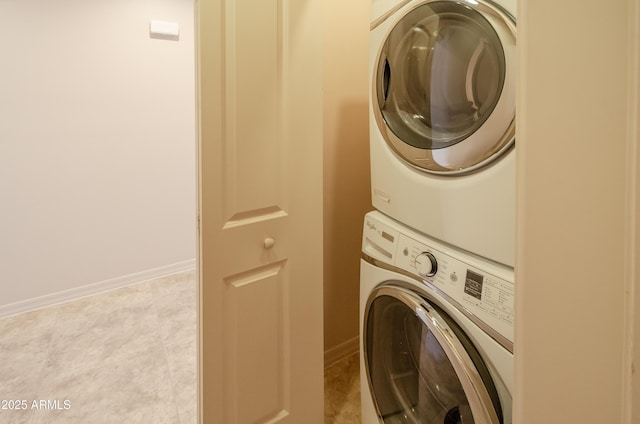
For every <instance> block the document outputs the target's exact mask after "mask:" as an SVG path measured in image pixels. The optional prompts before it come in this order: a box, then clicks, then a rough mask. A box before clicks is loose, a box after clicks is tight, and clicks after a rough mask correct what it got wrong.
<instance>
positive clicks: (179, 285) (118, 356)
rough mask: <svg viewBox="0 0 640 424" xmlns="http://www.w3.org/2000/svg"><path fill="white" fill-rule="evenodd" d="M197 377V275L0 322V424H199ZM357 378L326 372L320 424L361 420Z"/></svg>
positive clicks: (346, 366)
mask: <svg viewBox="0 0 640 424" xmlns="http://www.w3.org/2000/svg"><path fill="white" fill-rule="evenodd" d="M196 373H197V365H196V276H195V271H189V272H184V273H179V274H174V275H170V276H167V277H163V278H159V279H156V280H151V281H147V282H143V283H139V284H135V285H131V286H128V287H123V288H120V289H116V290H112V291H109V292H106V293H102V294H98V295H95V296H91V297H86V298H82V299H78V300H76V301H72V302H68V303H65V304H61V305H55V306H51V307H48V308H43V309H39V310H36V311H32V312H27V313H24V314H19V315H14V316H11V317H6V318H0V423H2V424H44V423H47V424H49V423H51V424H57V423H64V424H73V423H83V424H85V423H92V424H102V423H104V424H112V423H116V422H123V423H154V424H164V423H170V424H196V422H197V404H196V394H197V392H196V384H197V377H196V375H197V374H196ZM359 378H360V377H359V356H358V354H357V353H355V354H352V355H349V356H348V357H346V358H344V359H342V360H340V361H338V362H336V363H334V364H331V365H330V366H328V367H327V368H326V369H325V423H326V424H357V423H360V380H359ZM23 401H24V402H23ZM34 401H35V403H34Z"/></svg>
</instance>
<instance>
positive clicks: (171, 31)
mask: <svg viewBox="0 0 640 424" xmlns="http://www.w3.org/2000/svg"><path fill="white" fill-rule="evenodd" d="M149 35H150V37H151V38H160V39H163V40H179V39H180V25H178V23H177V22H165V21H151V23H150V24H149Z"/></svg>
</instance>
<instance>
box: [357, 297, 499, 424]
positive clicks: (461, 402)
mask: <svg viewBox="0 0 640 424" xmlns="http://www.w3.org/2000/svg"><path fill="white" fill-rule="evenodd" d="M363 334H364V340H363V346H364V349H365V368H366V370H365V372H367V376H368V378H369V384H370V389H371V394H372V397H373V401H374V404H375V405H376V408H377V411H378V415H379V416H380V418H381V420H382V421H383V422H385V423H397V422H398V423H399V422H403V423H405V422H406V423H415V424H418V423H432V424H469V423H476V424H497V423H502V422H503V419H502V410H501V407H500V401H499V398H498V394H497V391H496V388H495V385H494V384H493V380H492V379H491V376H490V374H489V371H488V369H487V367H486V365H485V364H484V363H483V362H482V359H481V358H480V354H479V353H478V352H477V350H476V349H475V348H474V347H473V346H472V345H471V342H470V340H469V339H468V338H467V337H466V336H465V335H464V333H463V332H462V330H461V329H460V328H459V327H458V326H457V325H455V323H454V322H453V321H452V320H451V318H450V317H448V316H447V315H446V314H445V313H444V312H443V311H442V310H440V309H439V308H437V307H436V306H434V305H432V304H430V303H429V302H428V301H426V300H425V299H423V298H422V297H420V296H418V295H417V294H416V293H413V292H410V291H408V290H406V289H403V288H401V287H396V286H392V285H385V286H382V287H380V288H378V289H376V290H374V291H373V293H372V295H371V297H370V299H369V301H368V304H367V309H366V311H365V323H364V332H363Z"/></svg>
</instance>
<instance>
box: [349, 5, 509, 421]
mask: <svg viewBox="0 0 640 424" xmlns="http://www.w3.org/2000/svg"><path fill="white" fill-rule="evenodd" d="M515 14H516V2H515V0H495V1H491V0H372V17H371V33H370V43H371V44H370V46H371V50H370V70H369V71H370V72H369V79H370V88H371V94H370V102H369V104H370V139H371V143H370V149H371V195H372V200H373V206H374V207H375V208H376V209H377V211H374V212H370V213H369V214H367V215H366V217H365V222H364V230H363V245H362V260H361V280H360V325H361V326H360V328H361V337H360V339H361V349H360V352H361V354H360V356H361V390H362V391H361V393H362V395H361V400H362V422H363V424H374V423H380V422H384V423H416V424H417V423H429V424H456V423H461V424H467V423H476V424H497V423H502V424H511V422H512V419H511V405H512V395H511V393H512V384H513V371H512V370H513V322H514V272H513V271H514V269H513V267H514V251H515V144H514V143H515V66H516V65H515V61H516V59H515V45H516V21H515Z"/></svg>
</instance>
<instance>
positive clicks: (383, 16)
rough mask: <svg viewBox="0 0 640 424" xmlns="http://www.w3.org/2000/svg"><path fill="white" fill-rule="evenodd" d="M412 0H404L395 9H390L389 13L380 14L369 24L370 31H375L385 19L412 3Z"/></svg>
mask: <svg viewBox="0 0 640 424" xmlns="http://www.w3.org/2000/svg"><path fill="white" fill-rule="evenodd" d="M411 1H412V0H404V1H403V2H402V3H398V4H397V5H396V6H395V7H394V8H393V9H391V10H389V11H388V12H387V13H385V14H384V15H382V16H380V17H379V18H378V19H376V20H375V21H373V22H371V24H370V25H369V31H373V30H374V29H376V28H377V27H379V26H380V25H381V24H382V23H383V22H384V21H386V20H387V19H389V17H390V16H391V15H393V14H394V13H396V12H397V11H398V10H400V9H402V8H403V7H404V6H405V5H406V4H407V3H410V2H411Z"/></svg>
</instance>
